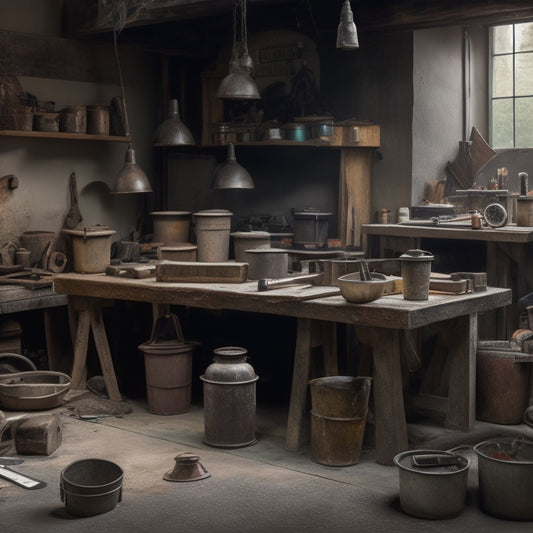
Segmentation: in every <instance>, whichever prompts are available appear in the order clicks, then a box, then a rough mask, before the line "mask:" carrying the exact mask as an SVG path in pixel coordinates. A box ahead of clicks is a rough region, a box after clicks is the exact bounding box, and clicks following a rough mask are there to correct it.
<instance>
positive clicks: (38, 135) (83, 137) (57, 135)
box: [0, 130, 131, 143]
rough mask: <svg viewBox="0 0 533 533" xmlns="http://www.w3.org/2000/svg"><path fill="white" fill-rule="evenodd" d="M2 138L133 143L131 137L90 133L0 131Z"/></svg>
mask: <svg viewBox="0 0 533 533" xmlns="http://www.w3.org/2000/svg"><path fill="white" fill-rule="evenodd" d="M0 136H2V137H30V138H32V139H63V140H74V141H106V142H110V141H112V142H122V143H126V142H131V139H130V137H124V136H122V135H92V134H90V133H65V132H48V131H14V130H0Z"/></svg>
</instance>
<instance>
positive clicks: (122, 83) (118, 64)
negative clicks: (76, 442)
mask: <svg viewBox="0 0 533 533" xmlns="http://www.w3.org/2000/svg"><path fill="white" fill-rule="evenodd" d="M113 45H114V49H115V61H116V63H117V71H118V79H119V83H120V91H121V93H122V105H123V106H124V129H125V130H126V131H125V134H126V137H129V136H130V121H129V119H128V109H127V106H126V93H125V91H124V80H123V78H122V69H121V68H120V61H119V57H118V47H117V30H116V29H115V28H113Z"/></svg>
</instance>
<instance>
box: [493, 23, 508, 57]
mask: <svg viewBox="0 0 533 533" xmlns="http://www.w3.org/2000/svg"><path fill="white" fill-rule="evenodd" d="M491 30H492V53H493V54H510V53H512V52H513V26H512V25H509V26H494V27H493V28H491Z"/></svg>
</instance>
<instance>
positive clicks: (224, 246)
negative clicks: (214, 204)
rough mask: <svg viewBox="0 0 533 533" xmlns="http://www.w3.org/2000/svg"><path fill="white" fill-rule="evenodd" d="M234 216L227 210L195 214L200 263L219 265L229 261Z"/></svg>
mask: <svg viewBox="0 0 533 533" xmlns="http://www.w3.org/2000/svg"><path fill="white" fill-rule="evenodd" d="M232 215H233V213H231V212H230V211H228V210H226V209H206V210H205V211H197V212H196V213H194V224H195V231H196V243H197V245H198V261H200V262H212V263H217V262H224V261H227V260H228V258H229V240H230V239H229V237H230V231H231V217H232Z"/></svg>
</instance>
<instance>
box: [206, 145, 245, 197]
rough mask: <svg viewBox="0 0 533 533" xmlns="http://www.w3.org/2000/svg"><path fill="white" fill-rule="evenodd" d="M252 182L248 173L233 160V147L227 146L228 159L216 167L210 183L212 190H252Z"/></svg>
mask: <svg viewBox="0 0 533 533" xmlns="http://www.w3.org/2000/svg"><path fill="white" fill-rule="evenodd" d="M254 187H255V186H254V182H253V180H252V177H251V176H250V174H249V172H248V171H247V170H246V169H245V168H244V167H243V166H241V165H239V163H237V159H236V158H235V146H234V145H233V143H229V144H228V158H227V160H226V162H225V163H223V164H222V165H220V166H219V167H217V169H216V170H215V176H214V179H213V182H212V183H211V188H212V189H253V188H254Z"/></svg>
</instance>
